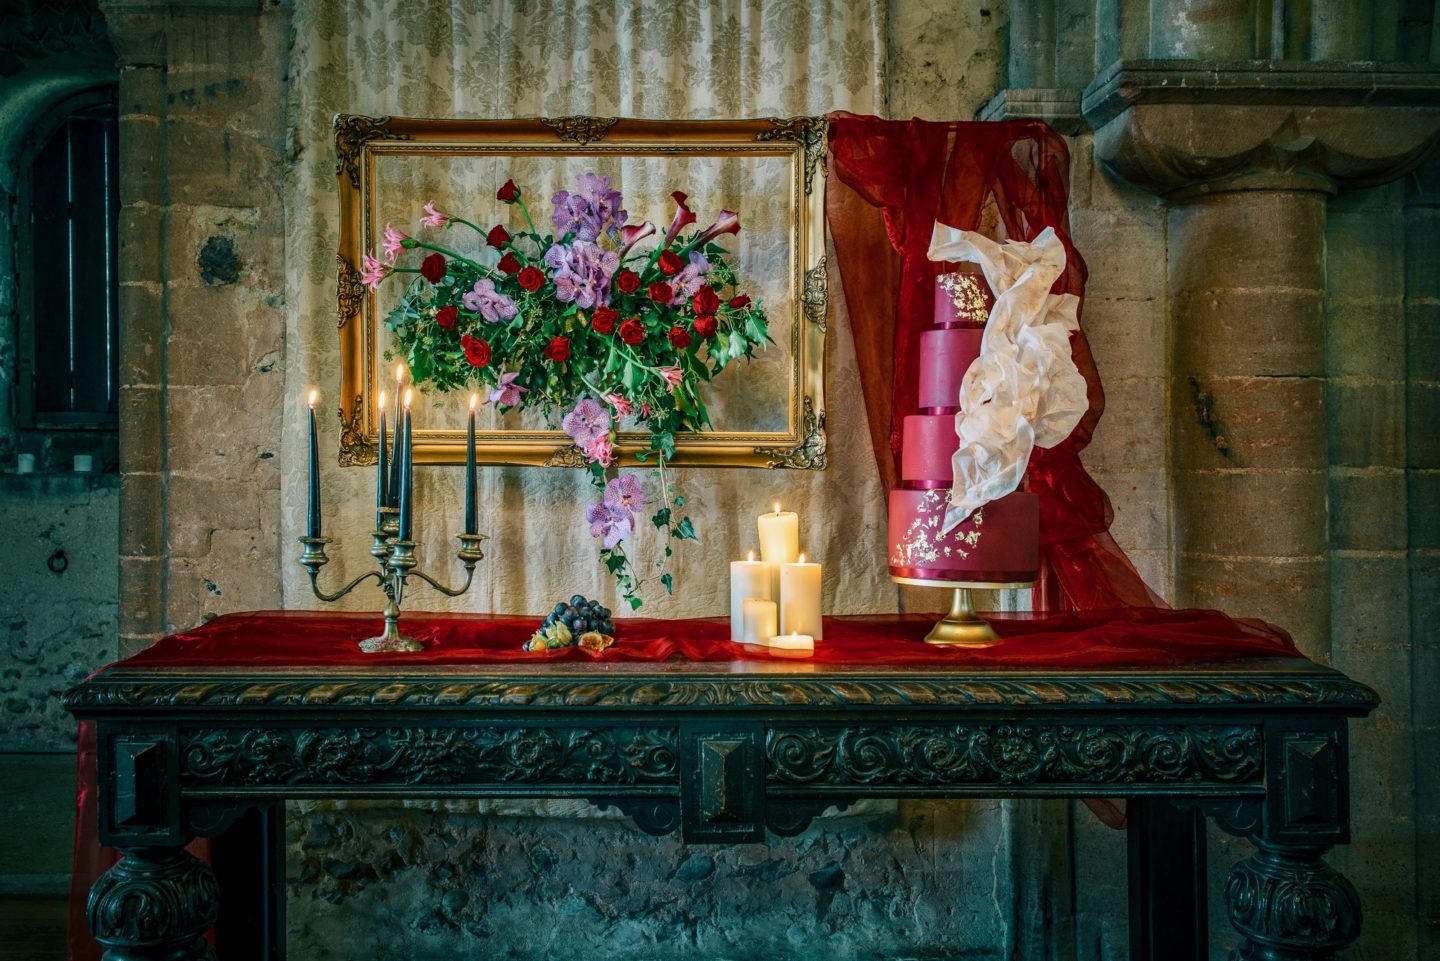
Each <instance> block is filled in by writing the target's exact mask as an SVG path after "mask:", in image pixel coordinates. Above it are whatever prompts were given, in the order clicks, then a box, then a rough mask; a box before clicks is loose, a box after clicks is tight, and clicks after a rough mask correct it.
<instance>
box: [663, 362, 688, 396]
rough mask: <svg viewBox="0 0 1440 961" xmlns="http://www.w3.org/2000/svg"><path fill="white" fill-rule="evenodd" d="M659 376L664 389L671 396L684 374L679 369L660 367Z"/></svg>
mask: <svg viewBox="0 0 1440 961" xmlns="http://www.w3.org/2000/svg"><path fill="white" fill-rule="evenodd" d="M660 376H661V378H662V379H664V381H665V389H666V390H668V391H670V392H671V393H672V394H673V393H674V392H675V388H676V387H679V386H680V382H681V381H682V380H684V379H685V372H684V371H683V370H681V369H680V368H679V367H661V368H660Z"/></svg>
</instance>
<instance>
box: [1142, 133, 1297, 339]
mask: <svg viewBox="0 0 1440 961" xmlns="http://www.w3.org/2000/svg"><path fill="white" fill-rule="evenodd" d="M1247 126H1249V124H1247ZM1324 232H1325V200H1324V198H1323V197H1321V196H1319V195H1315V196H1313V197H1312V196H1311V195H1308V194H1305V193H1298V192H1287V191H1263V190H1254V191H1234V192H1230V193H1220V194H1213V195H1210V196H1209V197H1207V198H1205V199H1202V200H1199V201H1197V202H1195V203H1191V204H1184V205H1177V206H1173V207H1171V208H1170V247H1169V252H1170V287H1171V289H1172V290H1173V291H1175V292H1176V293H1186V292H1198V291H1212V290H1245V291H1261V290H1267V289H1269V290H1275V289H1283V290H1294V291H1309V292H1315V293H1320V292H1321V291H1323V290H1324V288H1325V244H1324V239H1325V237H1324ZM1250 317H1251V318H1252V319H1253V320H1255V321H1260V320H1262V319H1264V318H1263V315H1260V314H1251V315H1250Z"/></svg>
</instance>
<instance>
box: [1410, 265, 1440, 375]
mask: <svg viewBox="0 0 1440 961" xmlns="http://www.w3.org/2000/svg"><path fill="white" fill-rule="evenodd" d="M1436 263H1437V264H1440V260H1437V261H1436ZM1435 273H1437V274H1440V270H1436V271H1435ZM1405 340H1406V354H1405V360H1406V365H1407V367H1408V376H1409V377H1410V379H1411V380H1419V381H1440V301H1407V302H1406V304H1405Z"/></svg>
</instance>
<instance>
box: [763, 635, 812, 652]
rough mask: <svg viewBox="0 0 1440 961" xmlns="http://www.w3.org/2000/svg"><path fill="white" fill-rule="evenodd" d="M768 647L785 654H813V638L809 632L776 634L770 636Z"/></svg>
mask: <svg viewBox="0 0 1440 961" xmlns="http://www.w3.org/2000/svg"><path fill="white" fill-rule="evenodd" d="M770 649H771V650H772V651H779V652H784V653H786V654H814V653H815V638H813V637H811V636H810V635H809V634H776V635H775V636H774V637H772V638H770Z"/></svg>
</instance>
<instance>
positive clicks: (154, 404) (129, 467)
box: [119, 387, 165, 474]
mask: <svg viewBox="0 0 1440 961" xmlns="http://www.w3.org/2000/svg"><path fill="white" fill-rule="evenodd" d="M162 401H163V392H162V391H161V389H160V388H159V387H121V388H120V410H119V419H120V437H121V439H122V443H121V445H120V469H121V470H122V471H124V472H126V473H127V474H129V473H137V472H138V473H144V472H150V471H159V470H160V469H161V468H162V467H163V466H164V463H165V430H164V420H163V418H162V416H161V415H162V411H161V404H162Z"/></svg>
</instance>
